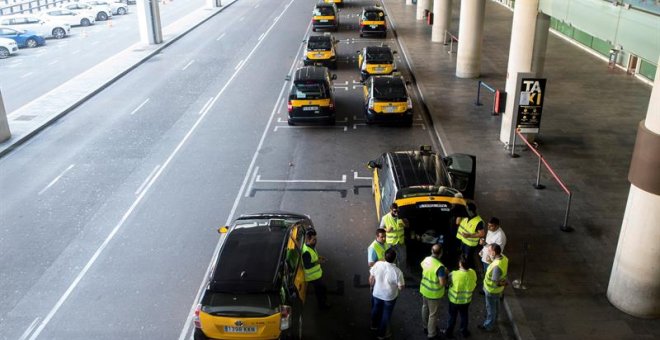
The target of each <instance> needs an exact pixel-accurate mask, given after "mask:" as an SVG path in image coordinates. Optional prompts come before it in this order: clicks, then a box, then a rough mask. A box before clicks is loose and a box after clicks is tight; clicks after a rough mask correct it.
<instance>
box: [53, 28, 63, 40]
mask: <svg viewBox="0 0 660 340" xmlns="http://www.w3.org/2000/svg"><path fill="white" fill-rule="evenodd" d="M51 33H52V34H53V38H55V39H62V38H64V37H66V31H65V30H64V28H62V27H55V28H53V32H51Z"/></svg>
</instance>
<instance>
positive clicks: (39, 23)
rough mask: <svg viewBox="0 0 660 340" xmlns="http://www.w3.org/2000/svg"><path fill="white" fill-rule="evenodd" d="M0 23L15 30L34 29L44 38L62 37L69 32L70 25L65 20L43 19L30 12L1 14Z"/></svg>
mask: <svg viewBox="0 0 660 340" xmlns="http://www.w3.org/2000/svg"><path fill="white" fill-rule="evenodd" d="M0 25H2V26H5V27H11V28H15V29H17V30H28V31H34V32H37V33H38V34H40V35H43V36H44V37H45V38H55V39H62V38H64V37H66V36H67V35H69V33H71V25H69V24H67V23H65V22H62V21H57V20H44V19H40V18H39V17H37V16H35V15H32V14H28V15H23V14H19V15H12V16H6V17H5V16H2V17H0Z"/></svg>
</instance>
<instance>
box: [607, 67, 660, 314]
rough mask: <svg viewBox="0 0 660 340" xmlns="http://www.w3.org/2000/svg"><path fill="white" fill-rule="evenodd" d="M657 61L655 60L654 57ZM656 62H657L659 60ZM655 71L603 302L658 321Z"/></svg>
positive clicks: (659, 180) (659, 79) (659, 108)
mask: <svg viewBox="0 0 660 340" xmlns="http://www.w3.org/2000/svg"><path fill="white" fill-rule="evenodd" d="M659 59H660V58H659ZM658 62H659V63H660V60H659V61H658ZM658 169H660V71H656V73H655V82H654V83H653V90H652V91H651V99H650V100H649V108H648V110H647V111H646V120H644V121H642V122H641V123H640V126H639V129H638V131H637V142H636V143H635V149H634V151H633V157H632V161H631V163H630V172H629V173H628V180H629V181H630V183H631V185H630V193H629V194H628V203H627V204H626V212H625V214H624V216H623V223H622V225H621V233H620V234H619V244H618V246H617V249H616V255H615V256H614V263H613V264H612V274H611V275H610V284H609V287H608V288H607V298H608V299H609V300H610V302H611V303H612V304H613V305H614V306H615V307H616V308H619V309H620V310H622V311H623V312H626V313H628V314H630V315H633V316H636V317H640V318H659V317H660V228H658V227H659V226H660V172H658Z"/></svg>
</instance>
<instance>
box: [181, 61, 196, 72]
mask: <svg viewBox="0 0 660 340" xmlns="http://www.w3.org/2000/svg"><path fill="white" fill-rule="evenodd" d="M194 62H195V60H194V59H193V60H191V61H189V62H188V63H187V64H186V66H184V67H183V68H182V69H181V71H185V70H186V69H187V68H188V67H189V66H190V65H192V64H193V63H194Z"/></svg>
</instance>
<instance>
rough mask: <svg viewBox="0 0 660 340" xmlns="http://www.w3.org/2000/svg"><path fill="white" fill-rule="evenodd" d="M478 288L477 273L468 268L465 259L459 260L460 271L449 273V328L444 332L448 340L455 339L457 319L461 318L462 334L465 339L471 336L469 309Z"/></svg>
mask: <svg viewBox="0 0 660 340" xmlns="http://www.w3.org/2000/svg"><path fill="white" fill-rule="evenodd" d="M475 287H477V273H476V272H475V271H474V269H471V268H468V267H467V263H466V262H465V259H464V258H462V257H461V258H460V259H459V260H458V270H454V271H453V272H451V273H449V289H448V290H447V295H448V296H449V320H448V321H447V328H446V329H445V330H444V331H443V332H442V333H443V334H444V336H445V338H447V339H453V338H454V326H455V325H456V318H457V316H458V315H460V316H461V328H460V329H461V334H462V335H463V338H467V337H469V336H470V331H469V330H468V308H470V302H472V293H473V292H474V288H475Z"/></svg>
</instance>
